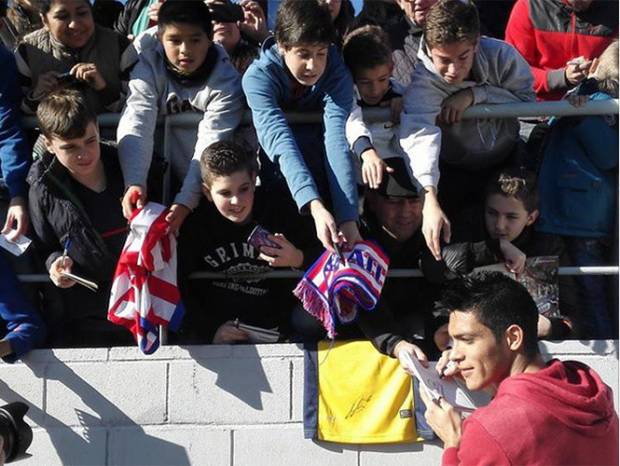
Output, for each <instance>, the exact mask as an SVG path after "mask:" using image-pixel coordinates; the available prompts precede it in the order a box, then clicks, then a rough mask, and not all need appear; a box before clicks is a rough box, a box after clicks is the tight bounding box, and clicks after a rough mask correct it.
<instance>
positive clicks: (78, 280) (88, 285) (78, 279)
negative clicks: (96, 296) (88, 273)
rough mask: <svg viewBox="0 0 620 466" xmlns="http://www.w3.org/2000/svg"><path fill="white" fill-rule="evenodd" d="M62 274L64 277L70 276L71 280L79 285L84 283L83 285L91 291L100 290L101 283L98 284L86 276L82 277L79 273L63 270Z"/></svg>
mask: <svg viewBox="0 0 620 466" xmlns="http://www.w3.org/2000/svg"><path fill="white" fill-rule="evenodd" d="M60 275H61V276H62V277H64V278H68V279H69V280H73V281H74V282H75V283H77V284H78V285H82V286H83V287H85V288H88V289H89V290H90V291H98V290H99V285H97V284H96V283H95V282H92V281H90V280H86V279H85V278H83V277H80V276H78V275H74V274H72V273H69V272H62V273H61V274H60Z"/></svg>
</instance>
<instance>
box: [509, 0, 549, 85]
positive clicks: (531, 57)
mask: <svg viewBox="0 0 620 466" xmlns="http://www.w3.org/2000/svg"><path fill="white" fill-rule="evenodd" d="M528 1H529V0H517V2H516V3H515V5H514V7H513V8H512V12H511V13H510V18H509V19H508V24H507V25H506V42H508V43H509V44H510V45H512V46H513V47H514V48H516V49H517V50H518V51H519V53H520V54H521V55H522V56H523V58H525V61H526V62H528V64H529V65H530V69H531V70H532V74H533V75H534V91H535V92H536V95H539V93H541V92H543V93H545V92H549V91H550V89H549V86H548V85H547V71H546V70H544V69H542V68H539V67H538V66H537V65H538V64H539V63H540V58H541V57H540V51H539V49H538V47H537V44H536V35H535V33H534V26H533V25H532V22H531V21H530V11H529V7H528Z"/></svg>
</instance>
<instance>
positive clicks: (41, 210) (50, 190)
mask: <svg viewBox="0 0 620 466" xmlns="http://www.w3.org/2000/svg"><path fill="white" fill-rule="evenodd" d="M101 159H102V161H103V163H104V167H105V171H106V176H107V177H108V180H111V178H113V177H118V176H122V175H121V171H120V166H119V164H118V157H117V155H116V149H114V148H113V147H111V146H108V145H105V144H101ZM27 181H28V184H29V185H30V191H29V205H30V219H31V222H32V227H33V228H34V232H35V235H36V245H37V249H39V252H40V255H41V257H42V258H43V259H44V260H45V265H46V267H47V269H48V270H49V268H50V266H51V264H52V263H53V262H54V261H55V260H56V258H58V257H59V256H60V255H62V252H63V248H64V244H65V241H66V240H67V239H68V238H70V239H71V250H70V256H71V259H72V260H73V262H74V268H73V271H74V272H75V273H76V274H78V275H81V274H84V275H85V276H87V277H89V278H92V279H94V280H95V281H109V280H111V278H112V276H113V274H114V268H115V266H116V260H117V257H116V256H115V255H113V254H112V253H111V252H110V251H109V250H108V248H107V247H106V245H105V243H104V241H103V239H102V238H101V235H99V233H98V232H97V231H96V230H95V229H94V228H93V226H92V224H91V221H90V218H89V216H88V213H87V212H85V211H84V208H83V207H82V205H81V203H80V201H79V200H78V199H77V197H76V196H75V195H74V194H73V193H72V192H71V187H70V182H71V180H70V175H69V172H68V171H67V169H66V168H65V167H63V166H62V165H61V164H60V163H59V162H58V161H57V160H56V158H55V157H54V155H53V154H50V153H46V154H44V155H43V156H42V157H41V158H40V159H39V160H37V161H36V162H35V163H34V164H33V165H32V167H31V169H30V172H29V173H28V178H27ZM119 202H120V201H119ZM102 208H105V206H102Z"/></svg>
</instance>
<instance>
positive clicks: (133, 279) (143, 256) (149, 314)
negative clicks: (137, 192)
mask: <svg viewBox="0 0 620 466" xmlns="http://www.w3.org/2000/svg"><path fill="white" fill-rule="evenodd" d="M167 214H168V209H166V207H165V206H163V205H161V204H156V203H154V202H149V203H148V204H146V205H145V206H144V207H143V208H142V209H141V210H137V211H135V212H134V214H133V216H132V218H131V220H130V232H129V235H128V236H127V240H126V241H125V246H124V247H123V252H122V253H121V256H120V258H119V260H118V264H117V265H116V271H115V273H114V282H113V283H112V291H111V293H110V308H109V310H108V320H110V321H111V322H114V323H115V324H118V325H122V326H124V327H127V328H128V329H129V330H130V331H131V333H133V335H134V338H135V339H136V342H137V343H138V346H139V347H140V350H141V351H142V352H143V353H144V354H151V353H153V352H154V351H155V350H156V349H157V348H158V347H159V326H160V325H161V326H164V327H170V328H171V329H176V328H177V327H178V325H179V324H180V323H181V319H182V317H183V308H182V306H177V305H178V304H179V302H180V300H181V297H180V293H179V289H178V288H177V256H176V239H175V237H174V235H173V234H166V231H167V229H168V223H167V222H166V220H165V218H166V215H167Z"/></svg>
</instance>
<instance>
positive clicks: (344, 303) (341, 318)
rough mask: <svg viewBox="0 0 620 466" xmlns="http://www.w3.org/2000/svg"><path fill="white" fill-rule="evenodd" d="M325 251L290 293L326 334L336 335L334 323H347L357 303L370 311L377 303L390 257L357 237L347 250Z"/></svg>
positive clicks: (352, 315)
mask: <svg viewBox="0 0 620 466" xmlns="http://www.w3.org/2000/svg"><path fill="white" fill-rule="evenodd" d="M343 255H344V257H345V263H342V261H341V260H340V258H339V257H338V254H336V253H330V252H329V251H325V252H324V253H323V254H322V255H321V257H319V258H318V259H317V261H316V262H315V263H314V264H313V265H312V266H311V267H310V268H309V269H308V271H307V272H306V273H305V275H304V277H303V278H302V279H301V281H300V282H299V283H298V284H297V287H296V288H295V290H294V291H293V294H294V295H295V296H297V298H299V300H300V301H301V302H302V304H303V306H304V309H305V310H306V311H308V312H309V313H310V314H311V315H312V316H314V317H315V318H317V319H318V320H319V321H320V322H321V323H322V324H323V327H324V328H325V330H327V336H328V337H329V338H334V337H335V336H336V323H337V322H340V323H343V324H347V323H350V322H352V321H353V320H355V318H356V317H357V312H358V306H359V307H361V308H362V309H364V310H366V311H371V310H373V309H374V308H375V306H376V305H377V302H378V301H379V297H380V296H381V290H382V288H383V284H384V283H385V279H386V276H387V271H388V267H389V265H390V259H389V258H388V257H387V256H386V255H385V253H384V252H383V251H382V250H381V248H380V247H379V246H378V245H377V244H376V243H374V242H372V241H360V242H359V243H356V244H355V246H354V247H353V249H352V250H351V251H343Z"/></svg>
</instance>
